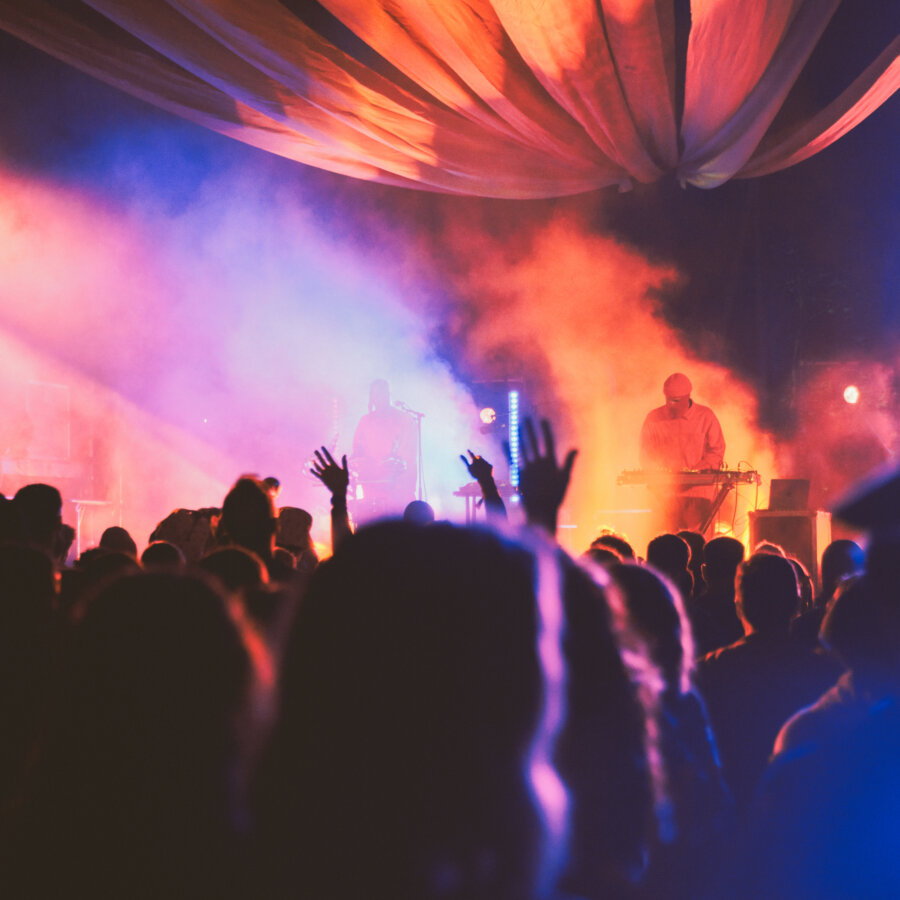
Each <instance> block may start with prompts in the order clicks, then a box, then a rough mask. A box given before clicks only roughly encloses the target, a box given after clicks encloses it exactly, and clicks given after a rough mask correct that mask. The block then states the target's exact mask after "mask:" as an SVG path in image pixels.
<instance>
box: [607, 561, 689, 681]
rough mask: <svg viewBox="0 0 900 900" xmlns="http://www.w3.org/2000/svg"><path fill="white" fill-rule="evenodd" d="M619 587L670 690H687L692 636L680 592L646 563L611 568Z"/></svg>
mask: <svg viewBox="0 0 900 900" xmlns="http://www.w3.org/2000/svg"><path fill="white" fill-rule="evenodd" d="M610 574H611V575H612V577H613V580H614V581H615V582H616V584H618V585H619V586H620V587H621V589H622V594H623V597H624V599H625V605H626V607H627V609H628V614H629V616H630V617H631V621H632V622H633V623H634V625H635V627H636V628H637V629H638V631H639V632H640V634H641V636H642V637H643V638H644V640H645V641H646V643H647V646H648V648H649V650H650V655H651V658H652V660H653V662H654V663H656V665H657V666H658V667H659V669H660V671H661V672H662V674H663V678H664V679H665V682H666V686H667V687H668V688H669V689H670V690H675V691H680V692H684V691H687V690H689V689H690V670H691V665H692V661H693V659H694V639H693V635H692V633H691V626H690V621H689V620H688V617H687V613H686V612H685V609H684V603H683V602H682V600H681V596H680V594H679V592H678V591H677V590H676V589H675V587H674V585H672V584H670V583H669V582H668V580H667V579H666V578H665V576H663V575H662V574H660V573H658V572H655V571H653V569H652V568H650V567H649V566H641V565H638V564H636V563H623V564H621V565H617V566H613V567H612V568H611V569H610Z"/></svg>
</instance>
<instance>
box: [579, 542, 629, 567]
mask: <svg viewBox="0 0 900 900" xmlns="http://www.w3.org/2000/svg"><path fill="white" fill-rule="evenodd" d="M584 556H585V557H586V558H587V559H589V560H590V561H591V562H592V563H595V564H596V565H598V566H611V565H616V564H617V563H620V562H622V557H621V556H619V554H618V553H616V551H615V550H613V549H612V548H611V547H601V546H600V545H599V544H598V545H596V546H594V547H591V548H590V550H587V551H586V552H585V554H584Z"/></svg>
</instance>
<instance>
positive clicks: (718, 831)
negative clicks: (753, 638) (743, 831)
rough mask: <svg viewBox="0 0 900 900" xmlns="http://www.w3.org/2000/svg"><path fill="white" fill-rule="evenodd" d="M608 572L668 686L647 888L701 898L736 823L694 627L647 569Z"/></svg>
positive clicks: (672, 895) (633, 567)
mask: <svg viewBox="0 0 900 900" xmlns="http://www.w3.org/2000/svg"><path fill="white" fill-rule="evenodd" d="M610 572H611V574H612V576H613V580H614V582H615V583H616V584H617V585H618V586H619V587H620V588H621V590H622V593H623V596H624V599H625V605H626V608H627V610H628V615H629V618H630V621H631V623H632V624H633V626H634V627H635V628H636V629H637V631H638V632H639V633H640V635H641V637H642V638H643V639H644V641H645V642H646V645H647V649H648V651H649V654H650V658H651V660H652V661H653V662H654V663H655V664H656V666H657V667H658V668H659V671H660V672H661V674H662V676H663V685H664V687H663V691H662V694H661V697H660V716H659V735H658V741H659V748H660V754H661V757H662V762H663V766H664V774H665V786H666V799H667V801H668V802H667V805H666V806H665V807H664V808H663V809H662V810H661V811H660V820H661V829H660V833H659V836H658V838H657V840H656V841H655V843H654V846H653V848H652V851H651V854H650V870H649V873H648V876H647V879H646V880H645V883H644V888H645V891H646V892H647V894H648V896H653V897H667V898H672V900H675V898H685V900H687V898H696V897H698V896H700V895H701V894H702V893H703V891H704V889H705V888H706V886H707V885H708V884H710V883H711V882H713V881H714V880H717V878H718V873H717V872H716V867H717V866H718V865H719V863H720V862H721V859H722V851H723V849H724V848H725V847H726V846H727V845H728V841H729V839H730V836H731V830H732V828H733V825H734V823H733V809H732V801H731V797H730V795H729V793H728V790H727V788H726V787H725V783H724V780H723V778H722V771H721V768H720V765H719V757H718V752H717V750H716V746H715V741H714V739H713V736H712V732H711V729H710V727H709V722H708V721H707V717H706V710H705V709H704V707H703V703H702V701H701V700H700V698H699V696H698V695H697V694H696V692H695V691H694V687H693V684H692V681H691V670H692V667H693V658H694V655H693V647H692V641H691V630H690V625H689V622H688V618H687V614H686V613H685V611H684V607H683V604H682V602H681V597H680V596H679V594H678V591H677V590H676V589H675V588H674V587H673V586H671V585H669V584H668V583H667V582H666V581H665V580H664V579H663V578H662V577H661V576H659V575H657V574H656V573H655V572H654V571H653V570H652V569H651V568H650V567H649V566H639V565H635V564H633V563H631V564H623V565H618V566H613V567H612V568H611V570H610Z"/></svg>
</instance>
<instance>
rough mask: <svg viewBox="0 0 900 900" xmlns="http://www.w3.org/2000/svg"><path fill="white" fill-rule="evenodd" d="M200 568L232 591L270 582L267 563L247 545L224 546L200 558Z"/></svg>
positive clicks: (251, 588)
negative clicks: (247, 547) (248, 548)
mask: <svg viewBox="0 0 900 900" xmlns="http://www.w3.org/2000/svg"><path fill="white" fill-rule="evenodd" d="M199 565H200V568H201V569H203V571H204V572H209V573H210V575H214V576H215V577H216V578H218V579H219V581H221V582H222V584H223V585H225V587H227V588H228V590H230V591H238V590H254V589H256V588H260V587H262V586H263V585H264V584H268V583H269V573H268V570H267V569H266V564H265V563H264V562H263V561H262V560H261V559H260V558H259V557H258V556H257V555H256V554H255V553H254V552H253V551H252V550H247V549H246V548H245V547H222V548H221V549H219V550H213V552H212V553H209V554H207V555H206V556H204V557H203V559H201V560H200V563H199Z"/></svg>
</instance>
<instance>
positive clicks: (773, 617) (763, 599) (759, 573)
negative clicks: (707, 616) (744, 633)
mask: <svg viewBox="0 0 900 900" xmlns="http://www.w3.org/2000/svg"><path fill="white" fill-rule="evenodd" d="M735 604H736V606H737V611H738V614H739V615H740V617H741V619H742V620H743V621H744V623H745V628H746V626H747V625H749V626H750V628H751V629H752V630H753V631H759V632H763V633H771V632H777V631H781V630H785V629H787V627H788V625H789V624H790V621H791V619H793V617H794V616H795V615H796V613H797V610H798V608H799V605H800V588H799V587H798V585H797V575H796V573H795V572H794V567H793V566H792V565H791V562H790V560H787V559H785V558H784V557H783V556H776V555H775V554H771V553H754V554H753V556H751V557H750V559H748V560H747V561H746V562H745V563H743V564H742V565H741V567H740V569H739V570H738V578H737V596H736V598H735Z"/></svg>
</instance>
